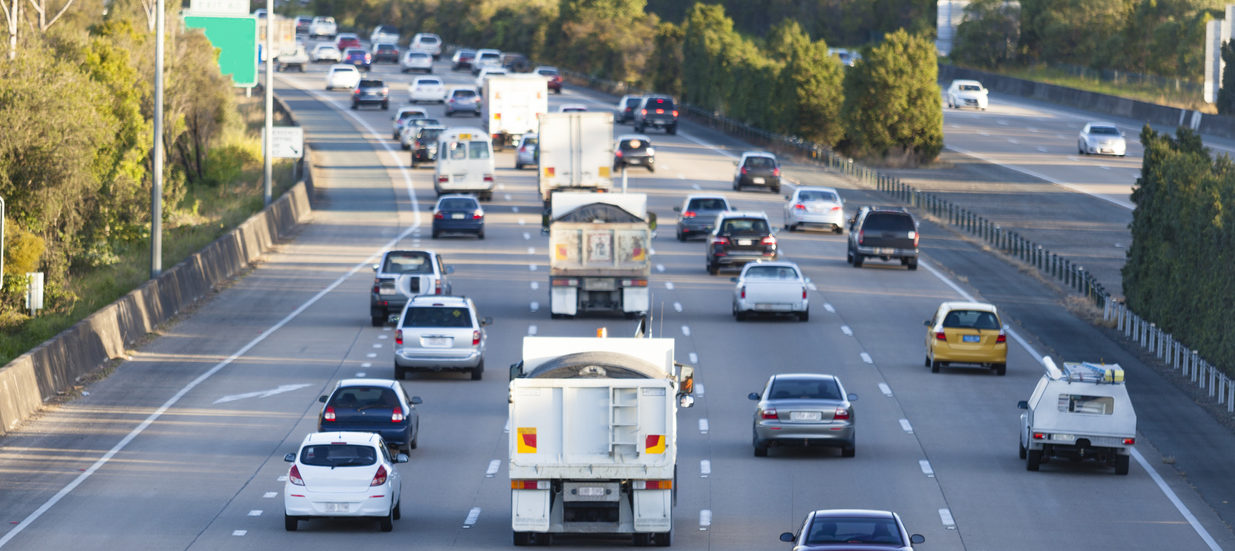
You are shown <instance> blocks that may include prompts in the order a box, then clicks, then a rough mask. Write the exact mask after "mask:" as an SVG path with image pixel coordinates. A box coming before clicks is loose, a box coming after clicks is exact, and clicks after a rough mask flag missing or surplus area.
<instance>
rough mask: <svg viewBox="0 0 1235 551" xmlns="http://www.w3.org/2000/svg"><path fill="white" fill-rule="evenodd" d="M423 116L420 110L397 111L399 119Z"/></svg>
mask: <svg viewBox="0 0 1235 551" xmlns="http://www.w3.org/2000/svg"><path fill="white" fill-rule="evenodd" d="M424 116H425V114H424V112H422V111H402V112H400V113H399V120H401V121H402V120H407V119H411V118H423V117H424Z"/></svg>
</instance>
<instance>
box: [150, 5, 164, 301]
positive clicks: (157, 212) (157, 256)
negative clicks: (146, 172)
mask: <svg viewBox="0 0 1235 551" xmlns="http://www.w3.org/2000/svg"><path fill="white" fill-rule="evenodd" d="M157 4H158V5H157V6H156V7H155V12H156V13H155V16H156V17H157V18H158V19H156V20H155V21H154V155H153V157H154V181H153V182H152V184H151V186H150V279H154V278H156V277H159V274H160V273H162V272H163V34H164V32H163V26H164V25H163V0H157Z"/></svg>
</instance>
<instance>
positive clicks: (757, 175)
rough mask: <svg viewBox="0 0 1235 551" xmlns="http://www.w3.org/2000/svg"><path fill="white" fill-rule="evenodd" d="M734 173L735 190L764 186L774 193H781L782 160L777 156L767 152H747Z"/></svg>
mask: <svg viewBox="0 0 1235 551" xmlns="http://www.w3.org/2000/svg"><path fill="white" fill-rule="evenodd" d="M737 165H738V169H737V170H736V171H735V172H734V174H733V190H734V191H741V189H742V188H744V187H749V186H755V187H764V188H768V189H769V190H771V191H772V193H780V162H778V161H777V160H776V156H775V155H773V154H771V153H765V152H746V153H743V154H742V160H740V161H738V163H737Z"/></svg>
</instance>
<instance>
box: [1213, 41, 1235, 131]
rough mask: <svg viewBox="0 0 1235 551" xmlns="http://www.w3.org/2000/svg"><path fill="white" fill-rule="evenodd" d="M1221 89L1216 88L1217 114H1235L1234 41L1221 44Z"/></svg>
mask: <svg viewBox="0 0 1235 551" xmlns="http://www.w3.org/2000/svg"><path fill="white" fill-rule="evenodd" d="M1222 63H1223V64H1224V66H1223V68H1222V87H1221V88H1218V104H1217V107H1218V114H1219V115H1230V114H1235V40H1228V41H1226V42H1224V43H1223V44H1222Z"/></svg>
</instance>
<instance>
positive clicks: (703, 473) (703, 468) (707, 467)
mask: <svg viewBox="0 0 1235 551" xmlns="http://www.w3.org/2000/svg"><path fill="white" fill-rule="evenodd" d="M710 474H712V462H711V461H708V460H707V459H700V460H699V478H707V477H708V475H710Z"/></svg>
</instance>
